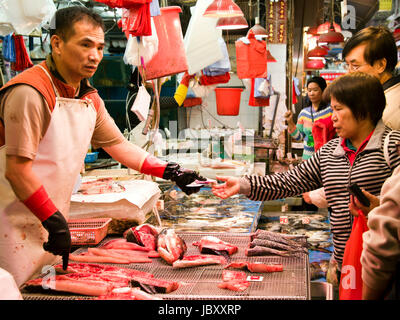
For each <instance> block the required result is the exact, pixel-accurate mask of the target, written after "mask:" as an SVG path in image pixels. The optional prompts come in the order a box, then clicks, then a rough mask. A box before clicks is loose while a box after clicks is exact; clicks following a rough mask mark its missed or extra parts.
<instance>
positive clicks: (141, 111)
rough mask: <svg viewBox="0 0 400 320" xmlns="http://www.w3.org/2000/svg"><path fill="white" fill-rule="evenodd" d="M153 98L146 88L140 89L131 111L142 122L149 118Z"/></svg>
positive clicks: (141, 87)
mask: <svg viewBox="0 0 400 320" xmlns="http://www.w3.org/2000/svg"><path fill="white" fill-rule="evenodd" d="M150 101H151V96H150V95H149V93H148V92H147V90H146V88H145V87H144V86H140V87H139V91H138V93H137V95H136V99H135V102H134V103H133V105H132V108H131V111H132V112H134V113H135V114H136V115H137V117H138V118H139V120H140V121H143V120H145V119H146V118H147V114H148V113H149V107H150Z"/></svg>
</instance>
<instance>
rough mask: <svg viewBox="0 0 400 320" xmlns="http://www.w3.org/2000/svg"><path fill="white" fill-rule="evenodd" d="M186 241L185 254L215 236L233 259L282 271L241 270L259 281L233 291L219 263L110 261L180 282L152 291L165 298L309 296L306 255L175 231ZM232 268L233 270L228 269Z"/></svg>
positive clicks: (243, 238) (226, 236)
mask: <svg viewBox="0 0 400 320" xmlns="http://www.w3.org/2000/svg"><path fill="white" fill-rule="evenodd" d="M179 235H180V236H181V237H182V238H183V239H184V240H185V242H186V244H187V248H188V250H187V252H186V255H194V254H199V250H198V248H197V247H196V246H193V245H192V242H193V241H197V240H200V239H201V238H202V237H203V236H206V235H207V236H210V235H212V236H216V237H218V238H220V239H221V240H223V241H227V242H229V243H231V244H234V245H236V246H238V248H239V250H238V252H237V253H235V254H234V255H233V256H232V257H231V262H234V261H243V260H246V261H249V262H263V263H267V264H282V265H283V268H284V271H283V272H273V273H251V272H249V271H247V270H243V271H244V272H245V273H246V274H247V275H248V276H249V275H253V276H254V275H259V276H262V277H263V279H262V281H251V282H250V286H249V287H248V288H247V289H246V290H245V291H242V292H235V291H231V290H226V289H220V288H218V286H217V285H218V283H220V282H221V281H222V270H224V266H222V265H209V266H201V267H194V268H184V269H173V268H172V267H171V266H170V265H168V264H167V263H166V262H165V261H164V260H162V259H161V258H156V259H152V260H153V262H152V263H142V264H140V263H136V264H134V263H132V264H129V265H126V264H121V265H118V264H113V265H115V266H119V267H123V268H131V269H136V270H141V271H146V272H150V273H152V274H154V277H155V278H160V279H165V280H174V281H178V282H180V283H181V284H182V285H181V286H180V287H179V288H178V289H177V290H176V291H174V292H171V293H168V294H156V296H158V297H160V298H162V299H165V300H188V299H196V300H202V299H204V300H205V299H207V300H222V299H224V300H230V299H236V300H273V299H284V300H308V299H310V278H309V262H308V255H307V254H304V255H301V256H300V257H280V256H272V255H271V256H256V257H247V256H246V255H245V249H246V248H247V247H248V244H249V241H250V237H249V235H248V234H247V235H244V234H239V233H236V234H235V233H180V234H179ZM112 239H113V238H106V239H104V240H103V241H102V242H101V243H100V244H99V245H98V247H101V246H103V245H105V244H106V243H107V242H108V241H110V240H112ZM86 250H87V248H86V247H82V248H79V249H78V250H76V251H75V252H74V254H79V253H81V252H83V251H86ZM232 270H236V269H232ZM22 294H23V297H24V299H41V300H42V299H62V300H65V299H68V300H69V299H77V298H83V299H85V298H86V299H87V297H83V296H77V295H71V296H68V295H65V293H64V295H53V294H51V295H50V294H46V295H43V294H26V293H22Z"/></svg>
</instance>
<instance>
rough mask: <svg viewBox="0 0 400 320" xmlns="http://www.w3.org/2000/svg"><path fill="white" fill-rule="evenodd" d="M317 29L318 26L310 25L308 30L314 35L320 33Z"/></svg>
mask: <svg viewBox="0 0 400 320" xmlns="http://www.w3.org/2000/svg"><path fill="white" fill-rule="evenodd" d="M317 30H318V27H309V28H308V30H307V34H311V35H313V36H316V35H318V32H317Z"/></svg>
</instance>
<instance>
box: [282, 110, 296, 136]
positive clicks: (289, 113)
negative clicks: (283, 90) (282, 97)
mask: <svg viewBox="0 0 400 320" xmlns="http://www.w3.org/2000/svg"><path fill="white" fill-rule="evenodd" d="M284 117H285V119H286V121H287V123H288V127H289V129H291V131H294V129H295V127H296V124H295V123H294V121H293V113H292V111H290V110H289V111H286V112H285V114H284Z"/></svg>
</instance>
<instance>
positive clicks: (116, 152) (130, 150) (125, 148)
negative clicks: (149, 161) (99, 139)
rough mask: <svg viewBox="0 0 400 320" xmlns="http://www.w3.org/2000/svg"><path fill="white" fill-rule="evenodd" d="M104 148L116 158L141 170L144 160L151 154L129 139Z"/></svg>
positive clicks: (128, 165)
mask: <svg viewBox="0 0 400 320" xmlns="http://www.w3.org/2000/svg"><path fill="white" fill-rule="evenodd" d="M103 149H104V151H106V152H107V153H108V154H109V155H110V156H111V157H112V158H113V159H114V160H116V161H118V162H120V163H122V164H123V165H125V166H127V167H128V168H131V169H134V170H136V171H139V172H140V169H141V167H142V164H143V162H144V160H145V159H146V157H147V156H148V155H149V153H148V152H147V151H145V150H143V149H142V148H140V147H138V146H137V145H135V144H133V143H131V142H129V141H127V140H124V141H123V142H121V143H119V144H116V145H113V146H110V147H104V148H103Z"/></svg>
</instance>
